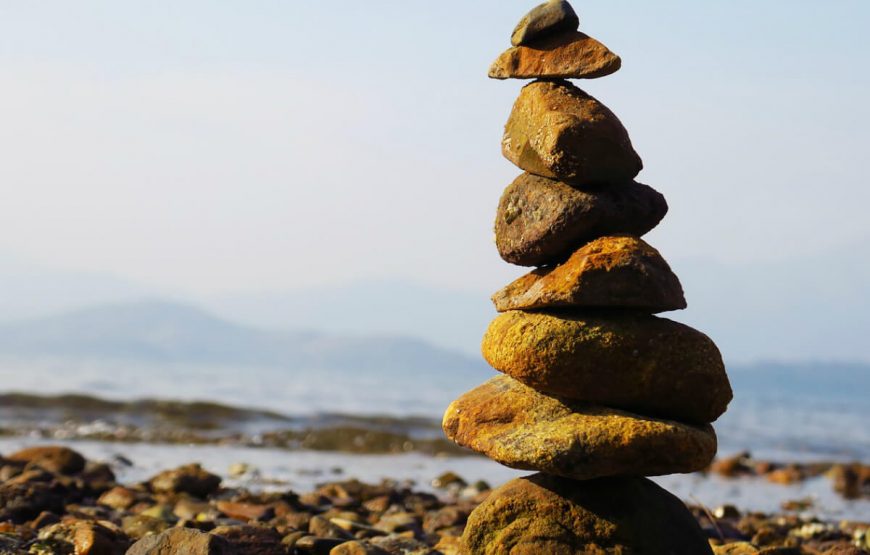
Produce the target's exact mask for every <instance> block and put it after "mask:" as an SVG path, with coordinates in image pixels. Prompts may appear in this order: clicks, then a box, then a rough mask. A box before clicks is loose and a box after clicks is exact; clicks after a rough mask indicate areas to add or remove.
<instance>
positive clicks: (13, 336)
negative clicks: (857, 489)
mask: <svg viewBox="0 0 870 555" xmlns="http://www.w3.org/2000/svg"><path fill="white" fill-rule="evenodd" d="M529 7H530V4H529V3H528V2H521V1H519V0H499V1H495V0H478V1H475V2H458V1H448V2H435V3H431V2H424V3H414V4H413V5H410V4H408V3H407V2H391V1H382V0H373V1H370V2H365V3H359V2H343V1H339V2H328V3H324V2H281V1H277V0H262V1H257V2H253V3H251V2H246V3H239V2H228V1H214V0H209V1H205V0H191V1H188V2H184V3H178V2H167V1H158V2H144V1H133V2H112V1H109V0H103V1H96V0H80V1H78V2H75V3H71V2H63V1H60V0H49V1H44V2H3V3H2V4H0V122H2V125H0V150H2V152H3V157H2V160H3V162H2V164H0V183H2V185H3V187H4V191H5V194H4V198H3V202H2V203H0V221H2V229H3V233H2V234H0V391H2V392H3V393H2V401H3V402H2V407H0V416H2V419H0V428H2V431H3V433H5V438H4V439H2V441H0V451H2V450H6V449H7V446H9V448H12V446H18V445H21V444H27V443H33V442H41V441H46V440H57V439H75V440H78V441H79V442H80V443H79V445H80V448H82V449H85V450H86V451H87V450H89V449H90V450H91V452H97V453H103V454H108V453H111V452H114V451H117V450H119V449H120V448H119V447H117V446H116V445H115V444H114V443H113V442H114V441H116V440H118V439H125V440H127V439H130V438H131V437H136V438H138V439H139V440H141V441H146V440H148V438H150V439H151V440H153V441H157V440H159V442H160V444H161V445H163V447H162V449H163V451H159V452H155V451H154V449H153V448H148V449H144V448H141V447H125V448H124V450H125V452H126V450H129V449H140V450H141V452H140V453H139V459H137V462H141V463H142V464H145V463H147V461H149V460H152V461H156V460H158V459H159V460H162V461H166V460H169V459H171V458H172V457H175V458H177V459H178V460H182V459H184V458H185V457H188V458H189V457H190V456H195V457H199V458H201V459H206V462H208V461H216V462H214V464H217V465H224V464H225V461H226V459H227V457H235V458H253V457H261V459H262V457H266V454H267V453H268V455H269V457H271V458H268V459H262V460H261V463H260V464H263V465H267V464H271V465H273V466H271V467H269V468H271V469H272V471H273V473H276V474H281V473H282V472H283V473H284V474H285V475H287V476H290V478H288V479H291V480H299V479H300V478H299V476H298V474H293V472H295V471H296V470H298V468H296V467H294V466H293V465H294V464H297V462H295V461H301V462H298V464H299V465H303V466H304V465H309V466H322V465H323V464H325V463H324V462H323V461H324V460H325V459H318V458H317V457H314V458H311V457H313V455H311V453H309V452H308V451H306V452H305V453H304V454H303V453H296V454H295V455H293V456H290V455H287V454H286V453H281V452H274V451H268V452H267V451H262V450H261V451H259V452H258V453H259V454H252V453H251V452H248V451H245V450H244V449H243V448H244V447H246V446H250V445H253V444H256V441H257V440H258V439H257V438H259V441H261V443H262V440H263V434H264V433H267V432H269V433H271V432H274V431H275V430H276V429H281V430H284V429H285V428H286V427H287V426H290V428H292V429H294V430H297V431H300V430H302V431H305V432H306V433H308V431H310V430H311V429H312V428H317V427H322V426H332V427H333V428H336V427H339V428H342V429H345V430H347V429H366V430H372V429H377V430H379V431H383V432H384V433H389V434H396V436H395V437H399V438H405V440H407V441H410V442H411V443H412V444H413V442H414V441H423V442H425V441H437V440H438V438H439V437H440V435H439V430H438V425H437V421H438V419H439V418H440V414H441V412H442V411H443V409H444V408H445V407H446V405H447V404H448V403H449V402H450V400H452V399H453V398H454V397H456V396H457V395H458V394H459V393H461V392H463V391H465V390H467V389H469V388H470V387H473V386H474V385H476V384H478V383H480V382H481V381H483V380H484V379H486V378H487V377H488V376H490V375H492V370H490V369H489V368H488V367H487V366H486V364H485V363H484V362H483V361H482V359H481V357H480V355H479V342H480V338H481V336H482V334H483V332H484V330H485V328H486V326H487V324H488V322H489V320H490V319H491V318H492V317H493V316H494V314H495V312H494V309H493V307H492V305H491V303H490V302H489V300H488V297H489V295H490V294H491V293H492V292H494V291H496V290H497V289H499V288H501V287H502V286H503V285H504V284H506V283H508V282H509V281H510V280H512V279H514V278H515V277H517V276H519V275H521V274H522V273H524V270H523V269H522V268H518V267H512V266H510V265H508V264H506V263H504V262H503V261H501V259H500V258H499V256H498V254H497V252H496V249H495V246H494V244H493V233H492V223H493V219H494V216H495V208H496V204H497V201H498V198H499V196H500V194H501V191H502V190H503V189H504V187H505V186H507V185H508V184H509V183H510V182H511V181H512V180H513V178H514V177H516V175H518V174H519V170H517V169H516V168H515V167H514V166H512V165H511V164H510V163H509V162H507V161H506V160H504V159H503V158H502V156H501V154H500V139H501V133H502V128H503V125H504V122H505V121H506V119H507V116H508V113H509V111H510V107H511V105H512V103H513V100H514V98H515V97H516V95H517V93H518V91H519V88H520V86H521V83H520V82H517V81H507V82H497V81H492V80H489V79H487V78H486V69H487V68H488V66H489V63H490V62H491V61H492V59H494V58H495V56H496V55H497V54H498V53H499V52H501V51H502V50H503V49H504V48H506V47H507V46H509V36H510V31H511V29H512V28H513V26H514V24H515V23H516V20H517V19H518V18H519V17H520V15H521V14H523V13H525V11H526V10H527V9H528V8H529ZM575 7H576V8H577V10H578V13H579V14H580V18H581V30H584V31H585V32H588V33H589V34H591V35H593V36H595V37H596V38H598V39H600V40H601V41H602V42H604V43H605V44H607V45H608V46H609V47H610V48H611V49H613V50H614V51H615V52H616V53H618V54H619V55H620V56H621V57H622V59H623V68H622V70H621V71H619V72H618V73H616V74H615V75H613V76H611V77H608V78H606V79H601V80H595V81H590V82H583V83H579V84H580V86H582V87H583V88H584V90H586V91H587V92H589V93H590V94H592V95H594V96H595V97H597V98H599V99H600V100H602V101H603V102H604V103H605V104H607V105H608V106H609V107H610V108H611V109H612V110H613V111H614V112H615V113H616V114H617V115H618V116H619V117H620V119H621V120H622V121H623V123H624V124H625V126H626V127H627V128H628V130H629V132H630V134H631V137H632V141H633V143H634V146H635V148H636V150H637V151H638V152H639V153H640V155H641V156H642V157H643V159H644V162H645V169H644V171H643V172H642V173H641V175H640V177H639V178H638V179H639V180H640V181H642V182H644V183H647V184H649V185H651V186H653V187H654V188H656V189H657V190H659V191H660V192H662V193H663V194H664V195H665V196H666V198H667V199H668V202H669V204H670V213H669V214H668V216H667V217H666V219H665V220H664V221H663V223H662V224H661V225H660V226H659V227H658V228H657V229H656V230H654V231H653V232H652V233H651V234H649V236H648V237H647V240H648V241H649V242H650V243H651V244H652V245H653V246H655V247H656V248H658V249H659V250H660V251H661V252H662V254H663V255H664V256H665V257H666V259H667V260H668V261H669V262H670V264H671V266H672V268H673V269H674V270H675V272H676V273H677V274H678V275H679V276H680V278H681V280H682V282H683V286H684V288H685V291H686V296H687V299H688V302H689V309H688V310H686V311H684V312H681V313H676V314H671V315H668V317H672V318H674V319H676V320H679V321H681V322H684V323H687V324H689V325H692V326H695V327H697V328H699V329H701V330H702V331H704V332H705V333H707V334H709V335H710V336H711V337H712V338H713V339H714V340H715V341H716V342H717V343H718V345H719V346H720V348H721V350H722V352H723V355H724V357H725V360H726V363H727V364H728V366H729V371H730V372H731V375H732V381H733V383H734V385H735V392H736V397H735V400H734V402H733V403H732V406H731V409H730V411H729V412H728V414H727V415H726V416H725V417H723V419H722V420H721V421H720V422H719V423H718V425H717V430H718V431H719V435H720V441H721V448H720V453H722V454H723V455H730V454H734V453H737V452H740V451H742V450H744V449H749V450H751V451H752V452H753V454H755V455H757V456H761V457H770V458H776V459H781V460H843V461H846V460H862V461H867V460H870V428H868V427H867V425H866V423H867V419H868V417H870V403H868V393H870V340H868V339H867V336H868V332H870V247H868V239H870V218H868V217H867V206H868V205H870V184H868V183H867V178H866V171H865V169H864V168H863V165H864V163H866V159H867V148H868V145H870V140H868V139H870V137H868V133H870V131H868V129H870V107H868V106H870V105H868V103H867V101H866V99H867V98H868V97H870V76H868V73H867V71H866V68H867V67H868V61H870V60H868V58H870V56H868V55H870V46H868V42H867V39H866V28H867V26H868V24H870V4H868V3H867V2H866V1H863V0H839V1H837V2H833V3H830V2H827V3H825V2H818V1H802V0H798V1H794V0H792V1H785V0H771V1H768V2H763V3H759V2H750V1H744V0H738V1H730V2H724V1H715V2H704V3H698V2H689V1H688V0H684V1H664V2H655V3H650V2H641V1H640V0H621V1H610V2H582V3H579V4H577V5H575ZM71 393H74V394H79V395H80V396H78V397H69V396H67V397H60V398H58V397H56V396H57V395H60V394H71ZM81 395H84V396H86V397H82V396H81ZM141 399H151V400H155V401H157V402H158V403H157V404H156V405H153V404H152V405H147V404H146V405H142V404H135V403H129V401H131V400H141ZM192 400H199V401H208V402H210V403H220V404H222V405H230V406H233V407H239V408H240V409H242V408H243V409H245V410H240V411H239V412H237V413H232V414H231V415H230V416H229V417H227V416H226V413H224V412H221V411H218V410H216V405H207V406H206V405H195V406H191V405H173V407H174V408H172V410H171V411H168V412H167V411H166V410H163V409H161V408H160V407H164V408H165V407H166V404H165V403H167V402H168V401H192ZM98 401H100V402H98ZM161 403H163V404H161ZM155 407H157V408H155ZM257 411H270V412H269V413H268V414H264V413H262V412H257ZM170 413H171V414H170ZM218 413H219V414H220V415H223V416H221V418H223V417H226V418H225V421H224V420H221V421H220V422H217V423H216V420H220V418H218V416H217V414H218ZM179 414H181V416H179ZM170 416H171V418H170ZM381 416H388V417H393V418H392V419H390V418H380V417H381ZM410 416H414V417H418V419H409V418H408V417H410ZM204 420H205V421H208V422H209V430H210V431H209V433H212V434H217V435H220V433H219V432H220V430H223V429H232V431H233V433H242V435H243V436H244V437H245V438H247V439H245V441H243V442H241V447H240V446H239V445H236V446H235V447H233V448H234V449H242V451H234V452H233V453H232V455H229V454H227V453H228V452H226V451H216V452H213V451H208V452H207V453H206V452H202V451H194V454H193V455H192V454H191V452H190V451H178V449H180V448H181V447H180V446H183V447H184V448H185V449H192V448H189V447H187V446H188V445H189V444H190V443H193V440H192V439H191V438H192V437H193V436H190V437H188V436H183V435H182V436H178V435H176V436H172V437H170V435H171V434H170V435H161V433H160V432H159V430H160V429H166V430H169V429H171V430H173V433H176V432H177V431H178V430H179V429H181V428H183V427H184V426H189V427H190V428H191V429H195V430H199V431H198V432H196V433H199V436H197V437H199V438H200V439H202V437H201V436H203V434H204V432H202V430H203V426H202V421H204ZM400 424H401V425H400ZM161 426H163V427H164V428H161ZM167 426H169V427H167ZM397 426H398V427H397ZM240 427H241V428H243V432H239V429H240ZM143 430H146V431H147V433H146V432H144V431H143ZM215 430H217V431H215ZM167 433H168V432H167ZM190 433H192V434H193V433H195V432H194V431H191V432H190ZM300 433H302V432H300ZM119 434H121V435H119ZM124 434H126V435H124ZM136 434H139V435H138V436H137V435H136ZM148 434H151V435H148ZM245 434H247V435H245ZM294 437H295V436H294ZM299 437H303V438H304V437H308V436H306V435H304V434H303V435H301V436H299ZM390 437H392V436H390ZM155 438H156V439H155ZM297 439H298V438H297ZM405 440H403V441H405ZM294 441H295V440H294ZM391 441H392V440H391ZM237 443H238V442H237ZM278 443H280V442H278ZM303 443H304V442H303ZM170 444H172V445H170ZM276 445H277V443H276ZM402 445H404V444H402ZM278 446H279V447H281V448H287V449H290V448H293V449H295V448H296V447H298V445H297V444H296V443H293V442H290V443H287V444H286V445H285V444H281V445H278ZM303 447H305V446H304V445H303ZM309 447H310V445H309ZM209 449H213V448H212V447H209ZM391 449H392V448H384V449H381V450H382V451H383V450H386V451H391ZM403 449H405V448H404V447H403V448H401V449H400V450H403ZM113 450H114V451H113ZM334 450H335V449H332V451H334ZM373 450H375V451H377V449H374V448H373ZM410 450H412V451H417V450H416V449H414V448H413V445H412V448H411V449H410ZM324 451H330V449H324ZM294 452H295V451H294ZM155 453H159V456H157V455H155ZM321 456H322V457H336V456H338V455H335V454H334V453H329V454H327V453H324V454H322V455H321ZM366 456H369V455H366ZM409 456H410V457H412V458H411V459H408V458H404V459H401V460H402V461H404V462H405V463H408V465H409V466H408V469H407V473H408V474H409V475H410V476H412V477H413V476H417V475H419V474H420V473H422V470H420V469H421V468H423V467H422V466H420V465H433V464H436V463H435V462H433V461H432V460H430V459H428V458H426V457H423V456H421V455H420V453H415V454H413V455H409ZM149 457H151V458H150V459H149ZM300 457H301V458H300ZM413 457H417V458H413ZM134 459H136V457H134ZM330 460H331V459H330ZM341 460H343V461H345V462H344V463H343V464H346V465H347V466H348V467H350V468H357V469H358V472H359V473H365V472H370V473H371V474H372V475H377V474H378V472H379V471H380V470H378V469H380V468H382V467H383V466H384V464H385V463H384V459H378V458H375V459H371V458H366V459H365V461H363V459H353V458H352V457H351V458H349V459H348V458H344V459H341ZM142 461H145V462H142ZM408 461H411V462H408ZM154 464H157V463H156V462H154ZM391 464H392V463H391ZM403 464H404V463H403ZM450 464H452V465H454V466H455V465H467V467H468V469H467V472H469V473H471V474H474V473H477V474H478V475H479V476H480V477H489V478H490V479H492V480H494V481H496V482H497V481H499V480H500V479H502V478H505V477H509V476H511V475H512V474H511V471H506V470H505V469H502V468H500V467H497V466H496V465H495V464H494V463H490V462H488V461H483V460H477V459H474V460H471V461H470V460H467V459H462V462H459V461H453V460H451V461H450ZM354 465H356V466H354ZM436 466H437V465H436ZM291 467H292V468H291ZM425 468H426V471H427V472H428V471H429V470H431V469H430V467H429V466H426V467H425ZM364 469H368V470H364ZM414 469H416V470H414ZM415 473H416V474H415ZM704 484H706V482H705V483H704ZM704 484H702V483H701V482H699V481H698V480H697V479H696V478H688V479H685V480H684V481H682V482H679V483H673V484H670V487H672V488H676V489H677V490H678V493H684V494H688V493H691V494H692V495H698V496H701V497H703V496H705V495H710V496H716V495H720V496H721V492H722V491H723V490H722V489H721V488H720V489H718V490H708V489H705V488H708V487H709V486H708V485H704ZM801 487H810V488H811V487H814V486H801ZM680 488H682V489H680ZM710 491H712V492H713V493H710ZM809 491H810V493H813V494H815V493H817V492H815V490H809ZM799 493H800V492H799ZM793 494H794V493H793V492H789V493H788V494H782V495H793ZM734 495H738V493H734ZM739 495H744V496H751V493H747V492H743V493H740V494H739ZM782 495H780V496H782ZM774 498H775V499H774V500H776V499H778V497H776V496H774ZM744 501H745V502H746V503H748V504H753V503H755V504H757V505H759V506H764V504H765V503H770V502H772V501H771V499H770V494H769V493H768V492H766V490H765V491H764V492H762V493H761V494H759V495H756V496H754V497H751V498H750V497H746V499H745V500H744ZM830 503H831V505H830V506H831V507H832V510H842V511H851V512H852V514H858V513H860V512H861V511H866V512H865V513H862V514H870V509H868V505H870V503H868V502H867V501H863V502H858V501H856V502H849V503H851V504H849V505H848V506H840V505H837V503H839V502H838V501H834V500H830ZM861 503H863V504H861Z"/></svg>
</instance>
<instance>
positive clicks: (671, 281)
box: [492, 235, 686, 312]
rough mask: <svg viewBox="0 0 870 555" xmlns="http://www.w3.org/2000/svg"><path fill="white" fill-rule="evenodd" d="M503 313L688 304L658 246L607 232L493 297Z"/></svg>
mask: <svg viewBox="0 0 870 555" xmlns="http://www.w3.org/2000/svg"><path fill="white" fill-rule="evenodd" d="M492 301H493V303H494V304H495V308H496V309H497V310H498V311H499V312H505V311H508V310H534V309H540V308H564V307H581V308H634V309H638V310H643V311H649V312H664V311H666V310H680V309H683V308H686V299H685V297H684V296H683V288H682V286H681V285H680V280H679V279H677V276H676V275H674V273H673V272H672V271H671V268H670V266H668V263H667V262H665V260H664V259H663V258H662V256H661V255H660V254H659V252H658V251H657V250H655V249H654V248H652V247H651V246H649V245H648V244H647V243H645V242H644V241H643V240H641V239H638V238H637V237H632V236H630V235H618V236H610V237H602V238H600V239H596V240H595V241H592V242H591V243H588V244H587V245H585V246H583V247H581V248H580V249H579V250H577V252H575V253H574V254H573V255H571V257H570V258H569V259H568V260H566V261H565V262H564V263H562V264H560V265H558V266H550V267H546V268H539V269H538V270H535V271H534V272H531V273H529V274H526V275H524V276H523V277H521V278H519V279H517V280H516V281H514V282H513V283H511V284H510V285H508V286H507V287H505V288H504V289H502V290H501V291H499V292H497V293H496V294H495V295H493V296H492Z"/></svg>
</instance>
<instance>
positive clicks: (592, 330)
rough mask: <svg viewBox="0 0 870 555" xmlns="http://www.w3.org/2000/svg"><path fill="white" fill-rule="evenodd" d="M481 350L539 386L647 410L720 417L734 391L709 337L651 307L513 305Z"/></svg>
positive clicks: (690, 418)
mask: <svg viewBox="0 0 870 555" xmlns="http://www.w3.org/2000/svg"><path fill="white" fill-rule="evenodd" d="M482 350H483V356H484V358H485V359H486V360H487V362H489V364H490V365H491V366H492V367H493V368H495V369H496V370H499V371H500V372H504V373H505V374H507V375H509V376H511V377H513V378H515V379H517V380H519V381H521V382H523V383H525V384H526V385H529V386H531V387H534V388H535V389H537V390H539V391H543V392H545V393H549V394H552V395H559V396H561V397H565V398H568V399H577V400H580V401H586V402H590V403H596V404H601V405H604V406H608V407H616V408H621V409H625V410H631V411H633V412H639V413H641V414H649V415H653V416H660V417H667V418H676V419H678V420H682V421H685V422H694V423H705V422H713V421H715V420H716V419H717V418H718V417H719V416H720V415H721V414H722V413H724V412H725V409H726V408H727V406H728V403H729V402H730V401H731V397H732V392H731V385H730V383H729V382H728V375H727V374H726V373H725V366H724V364H723V362H722V356H721V354H720V353H719V349H717V348H716V345H715V344H714V343H713V341H711V340H710V338H709V337H707V336H706V335H704V334H703V333H701V332H699V331H697V330H694V329H692V328H690V327H689V326H685V325H683V324H679V323H677V322H674V321H672V320H668V319H665V318H658V317H656V316H651V315H648V314H641V313H634V312H627V311H612V310H611V311H606V312H605V311H587V312H584V313H582V314H567V313H555V312H523V311H512V312H506V313H504V314H501V315H499V316H498V317H496V318H495V319H494V320H493V321H492V323H491V324H490V326H489V329H488V330H487V332H486V335H485V336H484V338H483V346H482Z"/></svg>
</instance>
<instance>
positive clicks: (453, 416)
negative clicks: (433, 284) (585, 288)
mask: <svg viewBox="0 0 870 555" xmlns="http://www.w3.org/2000/svg"><path fill="white" fill-rule="evenodd" d="M443 427H444V432H445V433H446V434H447V437H449V438H450V439H451V440H453V441H454V442H456V443H458V444H459V445H463V446H465V447H468V448H469V449H472V450H474V451H477V452H478V453H482V454H483V455H485V456H487V457H488V458H490V459H493V460H494V461H497V462H500V463H501V464H503V465H505V466H509V467H511V468H516V469H520V470H539V471H541V472H547V473H549V474H555V475H557V476H564V477H566V478H573V479H577V480H588V479H592V478H599V477H603V476H658V475H662V474H674V473H680V472H694V471H697V470H702V469H704V468H706V467H707V466H708V465H709V464H710V462H711V461H712V460H713V457H714V456H715V454H716V434H715V433H714V432H713V428H712V427H710V426H709V425H704V426H702V427H695V426H690V425H687V424H681V423H677V422H673V421H668V420H659V419H655V418H650V417H645V416H639V415H635V414H631V413H627V412H623V411H619V410H616V409H610V408H604V407H601V406H596V405H590V404H587V403H582V402H577V401H567V400H564V399H560V398H557V397H550V396H547V395H544V394H543V393H539V392H537V391H535V390H534V389H532V388H530V387H527V386H525V385H523V384H521V383H520V382H518V381H516V380H514V379H512V378H509V377H507V376H498V377H495V378H493V379H491V380H489V381H488V382H486V383H485V384H483V385H481V386H480V387H478V388H476V389H473V390H471V391H469V392H468V393H466V394H464V395H462V396H461V397H460V398H459V399H457V400H456V401H454V402H453V403H452V404H451V405H450V406H449V407H448V408H447V412H446V413H445V415H444V421H443Z"/></svg>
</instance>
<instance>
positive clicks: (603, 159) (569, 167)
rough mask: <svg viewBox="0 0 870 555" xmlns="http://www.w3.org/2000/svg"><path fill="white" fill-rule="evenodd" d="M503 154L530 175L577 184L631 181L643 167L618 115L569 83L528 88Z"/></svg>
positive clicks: (515, 113) (541, 83)
mask: <svg viewBox="0 0 870 555" xmlns="http://www.w3.org/2000/svg"><path fill="white" fill-rule="evenodd" d="M502 153H503V154H504V155H505V157H506V158H507V159H508V160H510V161H511V162H513V163H514V164H516V165H517V166H519V167H520V168H521V169H523V170H525V171H527V172H530V173H533V174H535V175H540V176H542V177H550V178H554V179H560V180H563V181H570V182H571V183H573V184H594V183H614V182H621V181H626V180H630V179H632V178H634V177H635V176H636V175H637V174H638V173H639V172H640V170H641V169H642V168H643V162H642V161H641V159H640V157H639V156H638V155H637V153H636V152H635V151H634V148H633V147H632V146H631V140H630V139H629V137H628V132H627V131H626V130H625V127H623V126H622V123H620V121H619V119H618V118H617V117H616V116H615V115H614V114H613V112H611V111H610V110H609V109H608V108H607V107H606V106H605V105H604V104H602V103H600V102H598V101H597V100H595V99H594V98H592V97H591V96H589V95H588V94H586V93H585V92H583V91H582V90H580V89H578V88H577V87H575V86H574V85H572V84H571V83H568V82H567V81H535V82H533V83H530V84H528V85H526V86H525V87H523V90H522V92H520V96H519V98H517V101H516V103H515V104H514V107H513V111H512V112H511V115H510V118H509V119H508V122H507V124H506V125H505V133H504V138H503V139H502Z"/></svg>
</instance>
